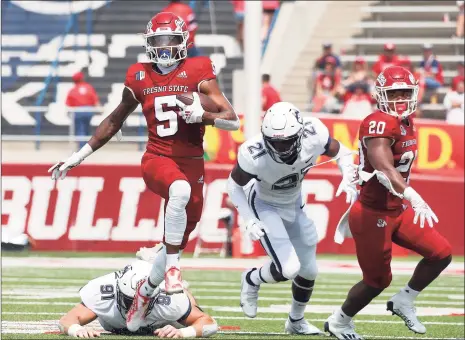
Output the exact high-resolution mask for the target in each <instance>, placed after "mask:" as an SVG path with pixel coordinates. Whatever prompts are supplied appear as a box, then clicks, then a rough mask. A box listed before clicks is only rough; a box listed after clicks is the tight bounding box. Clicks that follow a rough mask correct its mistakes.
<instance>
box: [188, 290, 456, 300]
mask: <svg viewBox="0 0 465 340" xmlns="http://www.w3.org/2000/svg"><path fill="white" fill-rule="evenodd" d="M191 290H192V292H194V293H195V292H209V293H213V292H216V293H236V294H240V292H241V290H240V289H216V288H215V289H212V288H192V289H191ZM263 293H265V291H263ZM266 294H278V295H287V294H290V292H289V291H287V290H271V289H269V290H266ZM313 295H344V296H345V295H347V292H345V291H341V292H328V291H326V292H322V291H317V290H315V291H314V292H313ZM379 296H386V297H391V296H392V293H381V294H380V295H379ZM421 296H422V297H442V298H447V299H451V300H464V299H465V298H464V296H463V295H460V294H434V293H433V294H428V293H422V294H421Z"/></svg>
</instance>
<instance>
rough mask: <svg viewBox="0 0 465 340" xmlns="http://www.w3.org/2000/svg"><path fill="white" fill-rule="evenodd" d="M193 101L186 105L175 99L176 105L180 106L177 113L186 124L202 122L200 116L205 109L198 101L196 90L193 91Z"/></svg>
mask: <svg viewBox="0 0 465 340" xmlns="http://www.w3.org/2000/svg"><path fill="white" fill-rule="evenodd" d="M192 96H193V97H194V101H193V102H192V104H191V105H186V104H184V103H183V102H182V101H180V100H178V99H176V105H177V106H179V107H180V108H181V111H180V112H179V115H180V116H181V118H182V119H184V120H185V122H186V123H187V124H194V123H202V117H203V114H204V112H205V110H204V109H203V107H202V103H201V102H200V97H199V94H198V93H197V92H193V93H192Z"/></svg>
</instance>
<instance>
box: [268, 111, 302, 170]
mask: <svg viewBox="0 0 465 340" xmlns="http://www.w3.org/2000/svg"><path fill="white" fill-rule="evenodd" d="M303 130H304V126H303V120H302V117H301V116H300V112H299V109H298V108H296V107H295V106H294V105H292V104H291V103H288V102H279V103H276V104H274V105H273V106H272V107H270V108H269V109H268V111H266V113H265V117H264V118H263V122H262V134H263V140H264V141H265V147H266V148H267V150H268V153H269V154H270V156H271V158H273V160H274V161H276V162H278V163H290V162H293V161H294V160H295V159H296V157H297V155H298V154H299V152H300V150H301V149H302V143H301V142H302V135H303Z"/></svg>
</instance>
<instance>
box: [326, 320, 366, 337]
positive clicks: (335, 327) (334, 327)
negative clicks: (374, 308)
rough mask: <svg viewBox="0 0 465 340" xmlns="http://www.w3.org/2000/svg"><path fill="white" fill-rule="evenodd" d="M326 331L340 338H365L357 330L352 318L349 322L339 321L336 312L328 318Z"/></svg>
mask: <svg viewBox="0 0 465 340" xmlns="http://www.w3.org/2000/svg"><path fill="white" fill-rule="evenodd" d="M325 332H328V333H329V335H331V336H334V337H336V338H338V339H339V340H349V339H350V340H363V338H362V337H361V336H360V335H358V334H357V333H356V332H355V325H354V322H353V321H352V320H351V321H350V322H347V323H339V322H337V319H336V316H335V315H334V314H333V315H331V316H330V317H329V318H328V320H326V322H325Z"/></svg>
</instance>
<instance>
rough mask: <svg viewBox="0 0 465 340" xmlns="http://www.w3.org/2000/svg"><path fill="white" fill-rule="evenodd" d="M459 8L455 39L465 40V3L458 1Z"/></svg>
mask: <svg viewBox="0 0 465 340" xmlns="http://www.w3.org/2000/svg"><path fill="white" fill-rule="evenodd" d="M457 6H459V13H458V15H457V26H456V28H455V37H456V38H463V30H464V25H465V20H464V16H465V5H464V1H457Z"/></svg>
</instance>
